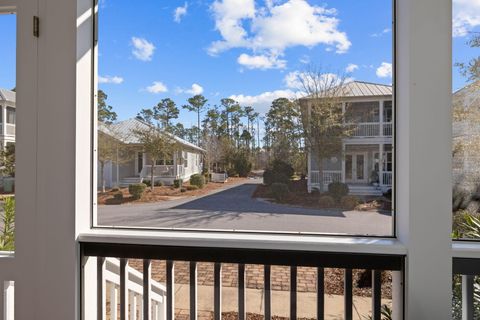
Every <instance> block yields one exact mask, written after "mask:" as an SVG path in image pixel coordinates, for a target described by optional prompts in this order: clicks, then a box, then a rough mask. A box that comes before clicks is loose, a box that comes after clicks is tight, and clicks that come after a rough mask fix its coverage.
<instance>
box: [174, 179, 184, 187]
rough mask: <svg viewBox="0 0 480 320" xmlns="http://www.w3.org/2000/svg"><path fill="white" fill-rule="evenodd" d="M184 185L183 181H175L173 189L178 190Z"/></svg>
mask: <svg viewBox="0 0 480 320" xmlns="http://www.w3.org/2000/svg"><path fill="white" fill-rule="evenodd" d="M182 184H183V181H182V179H175V180H173V187H174V188H176V189H178V188H181V187H182Z"/></svg>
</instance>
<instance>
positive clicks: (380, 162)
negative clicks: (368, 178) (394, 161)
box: [378, 143, 385, 186]
mask: <svg viewBox="0 0 480 320" xmlns="http://www.w3.org/2000/svg"><path fill="white" fill-rule="evenodd" d="M378 147H379V150H380V151H379V154H378V180H379V183H380V185H381V186H383V150H384V149H385V148H384V144H383V143H380V144H379V145H378Z"/></svg>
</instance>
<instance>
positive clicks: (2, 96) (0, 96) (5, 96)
mask: <svg viewBox="0 0 480 320" xmlns="http://www.w3.org/2000/svg"><path fill="white" fill-rule="evenodd" d="M15 98H16V93H15V91H11V90H7V89H2V88H0V101H2V100H3V101H10V102H15V100H16V99H15Z"/></svg>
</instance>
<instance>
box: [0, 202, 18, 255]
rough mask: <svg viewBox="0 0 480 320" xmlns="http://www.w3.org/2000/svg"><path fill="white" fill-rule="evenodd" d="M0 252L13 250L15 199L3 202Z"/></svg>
mask: <svg viewBox="0 0 480 320" xmlns="http://www.w3.org/2000/svg"><path fill="white" fill-rule="evenodd" d="M1 221H2V225H3V226H2V229H1V231H0V250H6V251H13V250H15V198H14V197H7V198H5V199H4V201H3V213H2V214H1Z"/></svg>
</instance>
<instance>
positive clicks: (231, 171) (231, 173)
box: [227, 168, 238, 177]
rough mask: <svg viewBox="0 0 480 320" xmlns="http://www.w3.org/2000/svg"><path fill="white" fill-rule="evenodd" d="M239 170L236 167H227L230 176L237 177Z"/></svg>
mask: <svg viewBox="0 0 480 320" xmlns="http://www.w3.org/2000/svg"><path fill="white" fill-rule="evenodd" d="M237 174H238V173H237V171H236V170H235V169H234V168H228V169H227V175H228V176H229V177H235V176H236V175H237Z"/></svg>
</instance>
